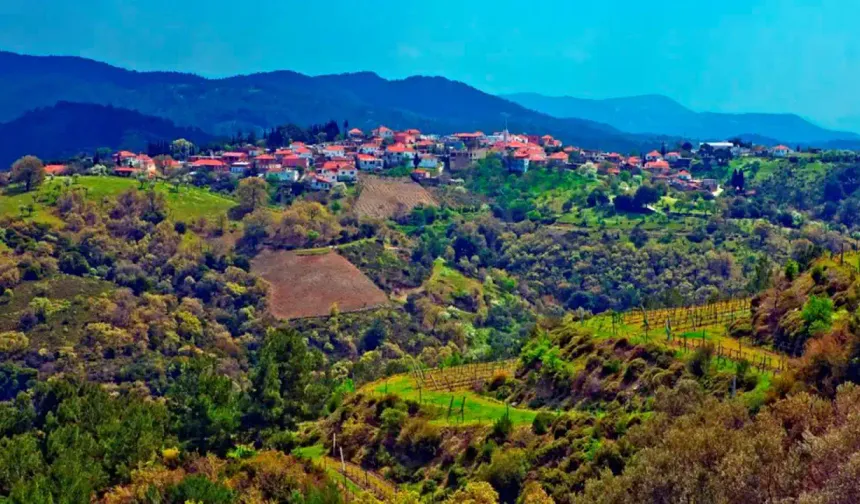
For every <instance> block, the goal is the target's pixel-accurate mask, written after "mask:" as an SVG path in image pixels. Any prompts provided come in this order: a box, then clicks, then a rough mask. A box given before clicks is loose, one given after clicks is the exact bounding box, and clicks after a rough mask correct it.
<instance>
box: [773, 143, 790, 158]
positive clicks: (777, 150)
mask: <svg viewBox="0 0 860 504" xmlns="http://www.w3.org/2000/svg"><path fill="white" fill-rule="evenodd" d="M791 153H792V150H791V148H790V147H787V146H785V145H777V146H776V147H774V148H772V149H770V155H771V156H773V157H775V158H784V157H787V156H788V155H789V154H791Z"/></svg>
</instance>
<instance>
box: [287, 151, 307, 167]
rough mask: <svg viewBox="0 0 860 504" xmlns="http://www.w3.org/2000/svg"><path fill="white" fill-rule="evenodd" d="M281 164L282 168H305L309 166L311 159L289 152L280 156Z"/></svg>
mask: <svg viewBox="0 0 860 504" xmlns="http://www.w3.org/2000/svg"><path fill="white" fill-rule="evenodd" d="M281 166H283V167H284V168H302V169H307V168H310V166H311V160H310V159H309V158H306V157H299V156H297V155H296V154H290V155H288V156H284V157H282V158H281Z"/></svg>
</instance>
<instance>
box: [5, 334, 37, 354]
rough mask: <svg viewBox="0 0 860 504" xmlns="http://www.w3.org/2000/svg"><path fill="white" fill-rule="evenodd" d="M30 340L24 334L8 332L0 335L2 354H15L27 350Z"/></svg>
mask: <svg viewBox="0 0 860 504" xmlns="http://www.w3.org/2000/svg"><path fill="white" fill-rule="evenodd" d="M28 346H30V340H29V338H27V336H25V335H24V333H22V332H18V331H7V332H2V333H0V352H3V353H7V354H8V353H15V352H20V351H22V350H26V349H27V347H28Z"/></svg>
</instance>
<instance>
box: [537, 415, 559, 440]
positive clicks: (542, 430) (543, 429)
mask: <svg viewBox="0 0 860 504" xmlns="http://www.w3.org/2000/svg"><path fill="white" fill-rule="evenodd" d="M553 420H555V415H553V414H552V413H549V412H547V411H541V412H540V413H538V414H537V416H535V419H534V420H533V421H532V432H534V433H535V434H537V435H538V436H543V435H544V434H546V433H547V432H549V427H550V426H551V425H552V422H553Z"/></svg>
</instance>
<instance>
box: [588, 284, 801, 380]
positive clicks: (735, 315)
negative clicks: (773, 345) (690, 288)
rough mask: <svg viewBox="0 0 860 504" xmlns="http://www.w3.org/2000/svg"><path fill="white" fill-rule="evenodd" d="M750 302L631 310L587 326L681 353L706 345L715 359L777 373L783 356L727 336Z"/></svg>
mask: <svg viewBox="0 0 860 504" xmlns="http://www.w3.org/2000/svg"><path fill="white" fill-rule="evenodd" d="M750 302H751V300H750V299H748V298H744V299H729V300H725V301H718V302H715V303H709V304H705V305H695V306H685V307H676V308H660V309H656V310H633V311H629V312H626V313H623V314H615V315H614V316H613V315H608V316H600V317H595V318H594V319H592V320H591V321H590V325H591V326H592V328H594V329H595V330H596V332H597V333H598V334H600V335H603V336H614V337H619V336H623V337H633V338H643V339H647V340H650V341H654V342H660V343H661V344H665V345H667V346H670V347H672V348H676V349H678V350H680V351H682V352H691V351H694V350H695V349H697V348H699V347H701V346H705V345H708V346H711V347H712V348H713V351H714V355H715V356H716V357H718V358H723V359H728V360H732V361H741V360H744V361H748V362H749V363H750V364H751V365H752V366H753V367H755V368H757V369H759V370H760V371H768V372H773V373H778V372H780V371H782V370H784V369H785V367H786V365H787V357H786V356H785V355H783V354H781V353H779V352H776V351H773V350H770V349H767V348H763V347H760V346H753V345H750V344H746V345H745V344H744V343H743V342H742V341H740V340H738V339H736V338H732V337H731V336H729V335H727V334H726V333H727V330H726V326H728V325H731V324H733V323H735V322H738V321H744V320H749V318H750Z"/></svg>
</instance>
